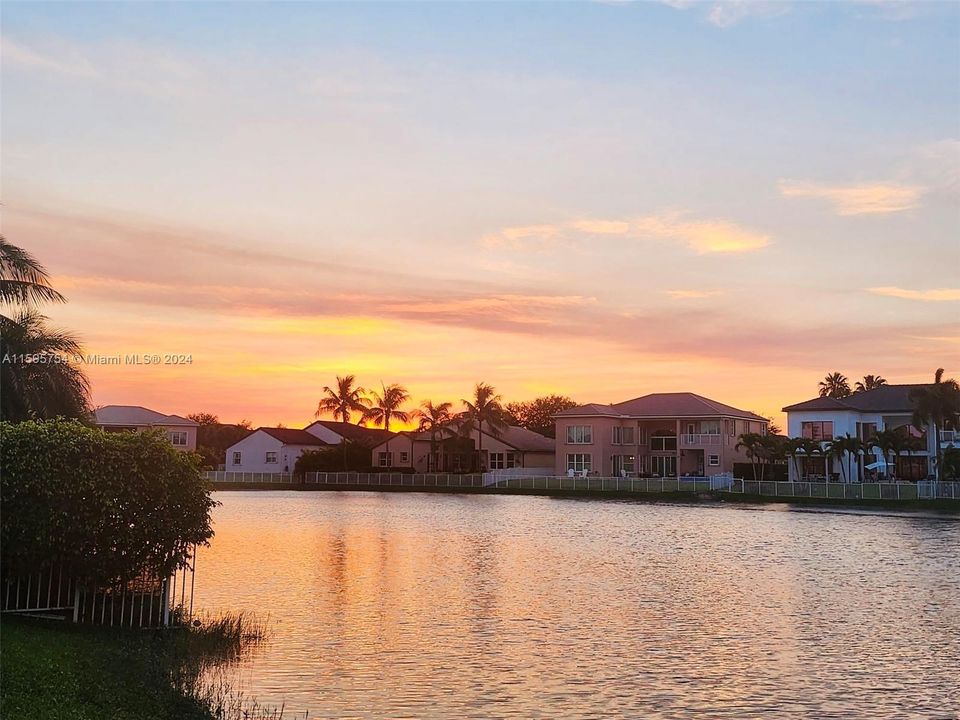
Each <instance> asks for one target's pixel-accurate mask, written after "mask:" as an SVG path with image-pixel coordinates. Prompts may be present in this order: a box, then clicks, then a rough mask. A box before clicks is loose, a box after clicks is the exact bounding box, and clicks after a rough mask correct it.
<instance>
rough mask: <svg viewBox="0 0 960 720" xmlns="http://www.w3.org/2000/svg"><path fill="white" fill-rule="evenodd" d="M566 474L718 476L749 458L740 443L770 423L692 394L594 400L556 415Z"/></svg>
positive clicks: (561, 469) (558, 462)
mask: <svg viewBox="0 0 960 720" xmlns="http://www.w3.org/2000/svg"><path fill="white" fill-rule="evenodd" d="M555 418H556V428H557V452H556V458H555V470H556V472H557V474H558V475H566V474H568V473H569V472H570V471H573V472H575V473H578V474H579V473H582V472H584V471H585V472H587V473H588V474H591V475H603V476H608V477H620V476H631V475H653V476H656V477H677V476H680V475H695V476H701V477H702V476H710V475H717V474H719V473H725V472H732V471H733V464H734V463H735V462H745V461H747V459H748V458H747V456H746V454H745V452H744V451H743V449H742V448H741V449H737V447H736V446H737V439H738V437H739V436H740V435H742V434H743V433H748V432H753V433H758V434H761V435H765V434H766V432H767V423H768V420H767V419H766V418H764V417H761V416H760V415H757V414H755V413H752V412H749V411H747V410H738V409H737V408H735V407H731V406H730V405H724V404H723V403H720V402H717V401H716V400H710V399H709V398H705V397H703V396H702V395H697V394H696V393H690V392H679V393H653V394H651V395H644V396H643V397H638V398H635V399H633V400H626V401H625V402H620V403H614V404H612V405H600V404H596V403H591V404H588V405H580V406H579V407H575V408H571V409H570V410H564V411H563V412H560V413H558V414H557V415H556V416H555Z"/></svg>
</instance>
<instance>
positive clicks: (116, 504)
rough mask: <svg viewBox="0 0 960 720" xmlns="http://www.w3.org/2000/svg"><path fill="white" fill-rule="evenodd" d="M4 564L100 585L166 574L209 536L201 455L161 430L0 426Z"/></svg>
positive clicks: (61, 423)
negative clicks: (57, 571) (53, 570)
mask: <svg viewBox="0 0 960 720" xmlns="http://www.w3.org/2000/svg"><path fill="white" fill-rule="evenodd" d="M0 502H2V506H3V518H2V523H0V562H2V564H3V568H4V572H5V573H9V574H18V573H23V572H29V571H34V572H35V571H37V570H39V569H40V568H47V567H56V566H59V565H61V564H62V565H63V567H64V571H65V572H70V573H71V574H73V575H74V576H75V577H78V578H80V579H84V580H87V581H90V582H95V583H96V584H97V585H99V586H100V587H108V586H112V585H117V584H120V583H123V582H126V581H128V580H131V579H133V578H135V577H137V576H139V575H141V574H150V575H154V576H159V577H166V576H168V575H169V574H170V573H171V572H172V571H173V569H174V568H175V567H177V566H181V565H183V563H184V562H185V561H186V559H187V558H188V556H189V552H190V548H191V546H192V545H194V544H206V543H207V541H208V540H209V539H210V538H211V537H212V536H213V530H212V529H211V527H210V511H211V510H212V508H213V507H214V506H215V505H216V504H217V503H216V502H215V501H214V500H212V499H211V498H210V494H209V490H208V489H207V486H206V483H205V482H204V480H203V478H202V476H201V474H200V471H199V460H198V458H197V457H196V456H195V455H193V454H190V453H182V452H180V451H178V450H176V449H175V448H174V447H173V446H172V445H170V443H169V442H168V441H167V439H166V438H165V437H164V436H163V434H162V433H161V432H159V431H156V432H143V433H134V432H120V433H108V432H104V431H103V430H100V429H97V428H89V427H85V426H84V425H82V424H80V423H79V422H76V421H67V420H53V421H47V422H23V423H7V422H0Z"/></svg>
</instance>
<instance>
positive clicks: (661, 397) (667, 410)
mask: <svg viewBox="0 0 960 720" xmlns="http://www.w3.org/2000/svg"><path fill="white" fill-rule="evenodd" d="M585 415H586V416H589V415H607V416H610V417H631V418H669V417H703V416H704V415H722V416H724V417H735V418H743V419H746V420H756V421H758V422H768V421H767V418H765V417H762V416H760V415H757V414H756V413H752V412H750V411H749V410H740V409H739V408H735V407H732V406H730V405H725V404H723V403H721V402H717V401H716V400H711V399H710V398H706V397H703V395H697V394H696V393H691V392H677V393H651V394H650V395H644V396H642V397H638V398H634V399H633V400H625V401H624V402H620V403H613V404H611V405H599V404H597V403H589V404H587V405H580V406H578V407H575V408H570V409H569V410H563V411H562V412H559V413H557V414H556V416H555V417H578V416H585Z"/></svg>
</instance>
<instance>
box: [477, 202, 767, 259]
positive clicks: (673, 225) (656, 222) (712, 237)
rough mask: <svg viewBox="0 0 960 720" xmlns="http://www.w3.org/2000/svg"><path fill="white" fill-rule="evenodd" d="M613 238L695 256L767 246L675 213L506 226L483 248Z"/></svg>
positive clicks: (762, 239) (725, 223) (762, 237)
mask: <svg viewBox="0 0 960 720" xmlns="http://www.w3.org/2000/svg"><path fill="white" fill-rule="evenodd" d="M598 235H599V236H616V237H621V238H633V239H635V240H648V239H655V240H674V241H677V242H679V243H681V244H684V245H686V246H687V247H689V248H690V249H692V250H694V251H695V252H697V253H698V254H701V255H704V254H708V253H740V252H750V251H752V250H759V249H761V248H764V247H766V246H767V245H769V244H770V236H769V235H766V234H764V233H760V232H756V231H754V230H749V229H747V228H744V227H741V226H740V225H737V224H736V223H734V222H731V221H729V220H725V219H707V220H701V219H694V218H690V217H688V216H687V215H686V214H685V213H682V212H679V211H673V210H671V211H665V212H662V213H659V214H656V215H647V216H644V217H639V218H632V219H610V220H607V219H598V218H587V219H580V220H572V221H569V222H566V223H559V224H556V225H550V224H545V225H527V226H523V227H508V228H504V229H502V230H500V231H499V232H497V233H494V234H491V235H486V236H484V237H483V239H482V242H483V244H484V245H486V246H487V247H499V246H505V245H506V246H511V247H514V248H528V247H530V246H531V245H538V246H543V245H545V244H547V243H555V242H558V241H567V242H573V241H575V240H578V239H583V238H584V237H585V236H598Z"/></svg>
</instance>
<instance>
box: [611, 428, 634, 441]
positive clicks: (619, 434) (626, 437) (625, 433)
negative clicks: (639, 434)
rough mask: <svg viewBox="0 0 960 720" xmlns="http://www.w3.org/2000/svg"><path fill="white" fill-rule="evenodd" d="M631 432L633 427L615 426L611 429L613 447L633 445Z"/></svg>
mask: <svg viewBox="0 0 960 720" xmlns="http://www.w3.org/2000/svg"><path fill="white" fill-rule="evenodd" d="M633 431H634V427H633V426H632V425H626V426H623V427H621V426H619V425H617V426H615V427H614V428H613V440H612V442H613V444H614V445H633Z"/></svg>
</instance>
